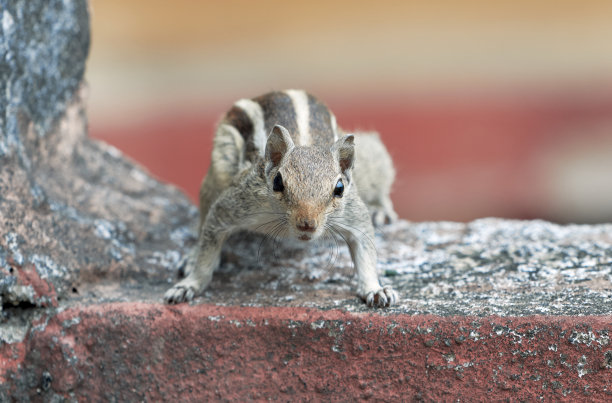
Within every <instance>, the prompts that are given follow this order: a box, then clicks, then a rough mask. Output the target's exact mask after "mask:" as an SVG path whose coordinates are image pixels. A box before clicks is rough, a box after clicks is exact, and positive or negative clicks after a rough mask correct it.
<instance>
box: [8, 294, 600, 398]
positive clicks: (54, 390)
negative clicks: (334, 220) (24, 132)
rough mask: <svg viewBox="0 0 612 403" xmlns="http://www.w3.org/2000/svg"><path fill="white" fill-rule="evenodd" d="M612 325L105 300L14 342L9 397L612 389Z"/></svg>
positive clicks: (63, 312) (539, 394)
mask: <svg viewBox="0 0 612 403" xmlns="http://www.w3.org/2000/svg"><path fill="white" fill-rule="evenodd" d="M611 331H612V320H611V318H610V317H609V316H587V317H567V316H526V317H499V316H488V317H473V316H447V317H440V316H434V315H414V316H413V315H405V314H388V315H384V316H383V315H380V314H379V313H378V312H376V311H371V312H369V313H355V312H347V311H343V310H337V309H330V310H320V309H310V308H291V307H222V306H216V305H208V304H201V305H196V306H189V305H178V306H170V307H169V306H164V305H161V304H156V303H107V304H99V305H90V306H86V307H80V308H79V307H72V308H66V309H58V310H54V311H48V312H46V313H44V314H42V315H40V316H38V317H37V318H36V319H35V320H34V321H33V325H32V327H31V328H30V329H29V330H28V332H27V334H26V335H25V337H24V339H23V340H22V341H20V342H17V343H12V344H4V345H2V347H1V348H0V351H1V352H2V353H1V356H2V358H3V373H2V374H1V375H2V377H3V378H4V382H3V383H2V386H0V397H2V400H6V399H8V398H9V397H12V398H15V399H17V400H28V399H31V400H38V399H43V400H45V401H48V400H51V401H60V400H61V399H59V397H62V398H68V399H78V400H81V399H88V400H91V399H93V400H104V401H136V400H138V401H162V400H163V401H169V400H175V399H181V400H183V401H195V400H198V401H210V400H213V399H214V400H239V401H244V400H253V399H257V400H260V399H262V400H263V399H272V400H295V399H307V400H310V399H314V400H318V399H322V400H346V399H349V400H353V399H367V398H375V399H382V400H385V401H389V400H393V401H400V400H420V399H423V400H426V401H449V400H466V401H474V400H482V399H485V398H494V399H495V400H500V399H502V400H503V399H509V400H535V399H536V398H545V399H554V400H559V399H564V398H567V399H568V400H573V401H576V400H587V399H593V398H597V399H606V398H608V399H609V398H612V390H611V388H610V383H609V379H610V374H611V372H610V371H611V370H612V346H611V345H610V344H609V342H610V340H609V335H610V332H611ZM53 399H55V400H53Z"/></svg>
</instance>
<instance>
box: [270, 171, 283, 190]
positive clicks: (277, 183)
mask: <svg viewBox="0 0 612 403" xmlns="http://www.w3.org/2000/svg"><path fill="white" fill-rule="evenodd" d="M272 190H274V191H275V192H282V191H283V190H285V185H283V177H282V176H281V174H280V172H279V173H277V174H276V176H275V177H274V184H273V186H272Z"/></svg>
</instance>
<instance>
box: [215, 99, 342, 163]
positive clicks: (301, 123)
mask: <svg viewBox="0 0 612 403" xmlns="http://www.w3.org/2000/svg"><path fill="white" fill-rule="evenodd" d="M222 124H228V125H231V126H233V127H235V128H236V130H238V132H239V133H240V134H241V136H242V138H243V139H244V142H245V157H246V159H247V160H250V161H255V160H256V159H258V158H261V157H263V156H264V152H265V148H266V140H267V138H268V135H269V134H270V131H271V130H272V128H273V127H274V125H277V124H278V125H282V126H284V127H285V128H286V129H287V130H288V131H289V133H290V134H291V138H292V140H293V142H294V143H295V145H296V146H313V145H314V146H331V145H332V144H333V143H334V141H336V140H337V139H338V127H337V125H336V118H335V117H334V115H333V114H332V113H331V112H330V111H329V109H327V107H326V106H325V105H324V104H323V103H322V102H320V101H319V100H318V99H316V98H315V97H313V96H312V95H310V94H308V93H306V92H304V91H302V90H286V91H276V92H270V93H268V94H264V95H261V96H259V97H257V98H253V99H241V100H239V101H237V102H236V103H235V104H234V106H233V107H232V108H231V109H230V110H229V111H228V112H227V114H226V115H225V117H224V119H223V122H222Z"/></svg>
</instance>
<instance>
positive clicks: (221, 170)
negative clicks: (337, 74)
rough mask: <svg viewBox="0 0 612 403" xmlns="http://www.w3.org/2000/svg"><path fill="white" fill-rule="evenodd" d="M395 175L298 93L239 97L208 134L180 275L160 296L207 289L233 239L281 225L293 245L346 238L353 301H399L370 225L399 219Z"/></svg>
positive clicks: (371, 138) (369, 138) (364, 140)
mask: <svg viewBox="0 0 612 403" xmlns="http://www.w3.org/2000/svg"><path fill="white" fill-rule="evenodd" d="M268 134H269V135H268ZM394 177H395V170H394V168H393V164H392V161H391V157H390V156H389V153H388V152H387V150H386V148H385V146H384V145H383V144H382V142H381V141H380V139H379V137H378V135H377V134H376V133H362V134H357V135H353V134H345V133H344V132H343V131H342V130H341V129H340V128H339V127H338V126H337V124H336V118H335V116H334V114H333V113H332V112H331V111H330V110H329V109H328V108H327V107H326V106H325V105H324V104H323V103H322V102H320V101H319V100H318V99H317V98H315V97H314V96H312V95H310V94H308V93H306V92H305V91H302V90H286V91H276V92H271V93H268V94H264V95H261V96H259V97H256V98H253V99H241V100H239V101H237V102H236V103H235V104H234V105H233V107H232V108H231V109H230V110H229V111H228V112H227V113H226V114H225V115H224V117H223V118H222V120H221V122H220V123H219V125H218V126H217V130H216V132H215V137H214V142H213V150H212V156H211V163H210V168H209V170H208V173H207V174H206V177H205V178H204V180H203V182H202V186H201V188H200V223H199V231H198V242H197V244H196V246H195V249H194V251H193V254H192V258H191V259H188V261H189V262H188V264H187V268H186V270H185V274H186V277H185V278H183V279H182V280H181V281H179V282H178V283H176V284H175V285H174V286H173V287H172V288H170V289H169V290H168V291H167V292H166V293H165V295H164V300H165V302H166V303H169V304H174V303H180V302H185V301H190V300H192V299H193V298H194V296H195V295H196V294H198V293H199V292H201V291H202V290H203V289H204V288H206V286H208V284H209V283H210V281H211V278H212V274H213V271H214V269H215V268H216V266H217V265H218V263H219V257H220V253H221V247H222V245H223V242H224V241H225V240H226V239H227V237H228V236H229V235H230V234H231V233H233V232H235V231H238V230H252V231H257V232H263V233H266V232H270V231H276V230H277V228H279V227H278V226H281V227H282V228H283V229H285V231H283V232H284V233H285V234H286V235H288V236H289V237H291V238H294V239H297V240H300V241H311V240H314V239H317V238H319V237H321V236H322V235H323V234H325V233H327V234H330V235H332V236H334V237H340V238H342V239H344V240H345V241H346V243H347V244H348V247H349V251H350V255H351V258H352V260H353V264H354V266H355V269H356V272H357V280H358V286H357V295H358V296H359V297H360V298H361V299H362V300H363V301H364V302H365V303H366V304H367V305H368V306H371V307H372V306H379V307H385V306H390V305H392V304H394V303H396V301H397V300H398V295H397V293H396V292H395V291H394V290H393V288H392V287H390V286H386V287H381V285H380V283H379V280H378V275H377V270H376V249H375V247H374V243H373V241H374V226H379V225H383V224H385V223H390V222H393V221H395V220H396V219H397V214H396V213H395V211H394V210H393V204H392V202H391V199H390V198H389V192H390V189H391V185H392V183H393V180H394Z"/></svg>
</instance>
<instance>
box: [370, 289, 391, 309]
mask: <svg viewBox="0 0 612 403" xmlns="http://www.w3.org/2000/svg"><path fill="white" fill-rule="evenodd" d="M364 299H365V303H366V304H367V305H368V306H370V307H374V306H377V307H380V308H383V307H388V306H391V305H394V304H395V303H396V302H397V300H398V296H397V292H395V290H394V289H393V288H391V286H386V287H383V288H381V289H379V290H377V291H370V292H369V293H368V294H367V295H366V297H365V298H364Z"/></svg>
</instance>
